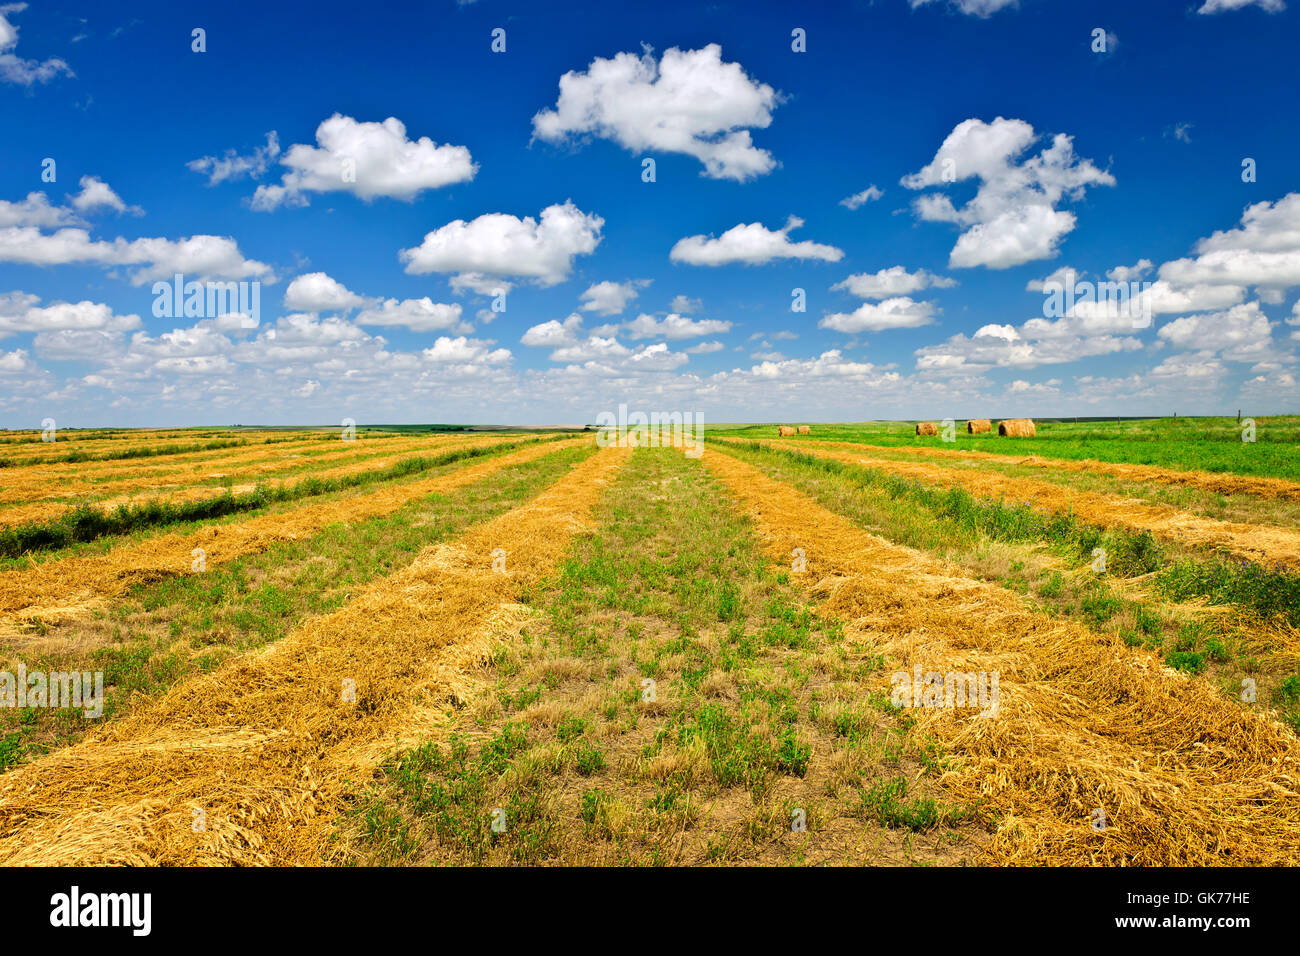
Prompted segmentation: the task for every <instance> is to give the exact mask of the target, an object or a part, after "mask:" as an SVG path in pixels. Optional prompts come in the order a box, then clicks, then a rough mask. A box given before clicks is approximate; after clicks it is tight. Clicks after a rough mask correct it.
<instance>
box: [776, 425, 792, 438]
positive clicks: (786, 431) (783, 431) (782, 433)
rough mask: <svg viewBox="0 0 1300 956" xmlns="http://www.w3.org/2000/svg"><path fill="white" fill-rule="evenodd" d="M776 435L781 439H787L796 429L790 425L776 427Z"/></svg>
mask: <svg viewBox="0 0 1300 956" xmlns="http://www.w3.org/2000/svg"><path fill="white" fill-rule="evenodd" d="M776 434H777V436H778V437H780V438H785V437H786V436H787V435H793V434H794V428H793V427H791V426H790V425H778V426H776Z"/></svg>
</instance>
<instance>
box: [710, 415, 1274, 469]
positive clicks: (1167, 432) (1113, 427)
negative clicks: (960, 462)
mask: <svg viewBox="0 0 1300 956" xmlns="http://www.w3.org/2000/svg"><path fill="white" fill-rule="evenodd" d="M997 421H998V420H997V419H993V426H994V428H995V429H996V428H997ZM1243 421H1244V419H1243ZM1254 422H1255V441H1254V442H1246V441H1243V440H1242V429H1243V426H1242V425H1238V424H1237V419H1236V418H1134V419H1121V420H1118V421H1117V420H1115V419H1110V418H1107V419H1096V420H1092V421H1078V422H1075V421H1073V420H1070V421H1056V420H1052V419H1041V420H1036V424H1037V426H1038V434H1037V435H1036V436H1035V437H1034V438H1000V437H999V436H998V435H997V434H996V432H995V433H992V434H983V435H969V434H967V433H966V421H965V419H957V420H956V425H957V435H956V441H954V442H951V443H950V442H944V441H943V440H942V439H941V438H940V437H938V436H933V435H930V436H918V435H916V434H915V433H914V430H913V426H914V425H915V424H916V422H915V421H867V422H843V423H836V424H826V425H817V426H815V427H814V429H813V434H812V435H810V436H800V437H801V438H803V437H808V438H814V439H818V440H822V441H846V442H863V443H865V444H870V445H890V446H919V447H925V446H932V447H935V448H955V449H959V450H962V451H983V452H992V453H994V454H1000V455H1023V454H1034V455H1039V456H1041V457H1043V458H1071V459H1084V458H1091V459H1094V460H1096V461H1107V462H1128V463H1132V464H1140V465H1161V466H1163V467H1166V468H1178V469H1182V470H1186V471H1212V472H1220V473H1231V474H1240V475H1260V476H1269V477H1275V478H1291V479H1296V480H1300V416H1298V415H1277V416H1269V417H1266V418H1263V417H1262V418H1256V419H1254ZM779 424H786V425H790V424H804V423H802V422H773V423H765V424H757V425H729V424H723V425H715V426H712V427H710V428H709V429H708V434H709V435H718V436H734V437H737V438H771V437H773V436H774V435H775V434H776V427H777V425H779Z"/></svg>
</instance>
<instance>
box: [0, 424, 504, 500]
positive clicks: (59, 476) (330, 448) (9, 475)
mask: <svg viewBox="0 0 1300 956" xmlns="http://www.w3.org/2000/svg"><path fill="white" fill-rule="evenodd" d="M455 437H456V438H459V439H461V440H470V439H471V437H472V436H466V435H457V436H455ZM483 437H484V438H485V439H486V438H488V437H496V438H497V439H498V440H499V438H500V436H486V435H485V436H483ZM448 440H450V438H434V437H432V436H429V437H425V438H423V439H397V440H395V439H385V440H383V441H374V440H373V439H370V438H366V439H358V440H357V441H355V442H343V441H339V440H337V439H335V440H334V441H321V440H314V441H308V442H302V443H299V442H282V443H281V442H277V443H275V444H271V445H262V444H258V445H253V446H250V447H244V448H234V449H232V448H224V449H219V450H213V451H205V452H191V453H188V454H185V455H174V456H162V457H159V458H143V459H113V460H111V461H106V462H93V463H65V464H58V465H32V466H29V467H23V468H7V469H3V470H2V471H0V502H14V501H24V500H30V499H34V498H36V497H38V496H39V495H41V494H42V493H43V492H48V493H54V494H60V495H66V494H67V492H66V491H65V490H64V489H65V487H66V486H67V485H68V483H69V482H72V483H75V484H77V485H78V486H79V487H80V486H85V487H87V488H89V489H95V488H102V487H104V486H106V485H108V484H112V483H118V482H121V483H130V484H136V483H140V482H144V481H152V480H155V479H159V478H164V479H165V478H168V477H177V476H180V477H183V478H185V479H193V478H194V477H195V476H196V475H198V476H202V475H205V474H206V475H207V476H208V477H220V472H222V471H224V470H226V469H230V468H243V467H247V466H252V465H262V464H267V463H270V464H272V465H274V466H276V467H279V466H281V464H282V463H288V464H291V463H293V462H298V463H300V464H305V463H308V462H311V461H313V460H324V459H325V458H327V457H331V456H332V457H339V456H343V457H349V456H356V455H363V454H386V453H388V452H390V451H395V450H397V449H400V448H417V447H422V446H423V447H433V446H435V445H439V444H445V443H446V442H447V441H448ZM288 464H285V465H284V466H285V467H288ZM142 486H144V485H142Z"/></svg>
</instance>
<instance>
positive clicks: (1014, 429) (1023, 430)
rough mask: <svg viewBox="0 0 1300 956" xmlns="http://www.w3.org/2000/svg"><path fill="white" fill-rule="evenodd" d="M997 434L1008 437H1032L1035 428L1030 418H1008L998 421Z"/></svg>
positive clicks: (1035, 430) (1035, 432) (1035, 431)
mask: <svg viewBox="0 0 1300 956" xmlns="http://www.w3.org/2000/svg"><path fill="white" fill-rule="evenodd" d="M998 434H999V435H1006V436H1008V437H1010V438H1033V437H1034V435H1035V434H1037V429H1035V428H1034V420H1033V419H1032V418H1008V419H1006V420H1005V421H1001V422H998Z"/></svg>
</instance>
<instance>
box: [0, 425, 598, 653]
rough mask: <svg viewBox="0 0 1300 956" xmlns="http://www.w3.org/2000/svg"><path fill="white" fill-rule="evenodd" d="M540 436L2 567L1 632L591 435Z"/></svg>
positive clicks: (59, 616)
mask: <svg viewBox="0 0 1300 956" xmlns="http://www.w3.org/2000/svg"><path fill="white" fill-rule="evenodd" d="M590 440H591V439H590V438H577V439H570V440H567V441H558V442H542V443H539V444H535V445H529V446H527V447H525V448H522V449H520V450H518V451H514V452H509V453H506V454H503V455H498V456H495V457H492V458H487V459H480V460H476V461H472V462H470V463H469V464H465V465H462V466H461V467H458V468H457V469H456V470H455V471H451V472H448V473H446V474H442V475H438V476H435V477H431V478H421V479H417V480H415V481H402V482H398V483H387V484H385V485H383V486H382V487H380V488H378V489H376V490H374V491H368V492H365V493H362V494H353V495H347V496H345V497H342V498H337V499H334V500H331V501H319V502H315V503H311V504H305V505H301V506H299V507H295V508H292V509H290V510H288V511H282V512H277V513H273V514H263V515H258V516H257V517H254V518H249V519H247V520H244V521H237V522H233V523H229V524H213V525H208V526H206V527H203V528H200V529H199V530H197V531H191V532H184V533H179V532H178V533H172V534H165V535H158V536H156V537H149V538H145V539H143V540H141V541H138V542H131V543H124V544H121V545H119V546H118V547H115V548H112V549H111V550H109V551H108V552H107V553H104V554H93V555H75V556H68V557H62V558H58V557H54V558H50V559H47V560H46V561H43V562H40V563H37V562H36V561H35V560H34V559H33V561H32V564H31V566H30V567H19V568H15V569H13V570H9V571H0V633H4V632H5V631H11V630H13V629H14V628H15V627H16V626H18V625H20V624H22V623H23V622H31V621H34V620H40V621H42V622H45V623H54V622H57V621H61V620H64V619H68V618H72V617H76V616H77V615H79V614H82V613H85V612H86V611H87V610H89V609H90V608H91V607H94V606H96V605H98V604H99V603H100V602H102V601H103V600H104V599H106V598H111V597H114V596H116V595H119V594H123V593H125V592H126V591H127V590H128V589H130V588H131V587H132V586H134V585H136V584H142V583H149V582H151V581H157V580H162V579H164V578H168V577H174V576H176V575H180V574H191V573H194V572H193V565H194V563H195V561H196V558H195V552H196V550H198V551H201V552H202V558H203V561H204V562H205V565H212V564H220V563H222V562H224V561H231V560H233V559H235V558H238V557H241V556H242V555H245V554H254V553H257V552H260V551H265V550H266V549H267V548H269V547H271V546H272V545H274V544H277V543H278V542H281V541H297V540H300V539H302V538H306V537H310V536H311V535H314V534H316V533H318V532H319V531H320V530H321V529H322V528H325V527H327V526H328V525H331V524H335V523H339V522H342V523H345V524H356V523H358V522H361V521H366V520H369V519H371V518H378V517H383V516H385V515H389V514H392V513H393V512H394V511H396V510H398V509H399V508H401V507H402V506H403V505H405V504H406V503H407V502H409V501H414V500H416V499H418V498H423V497H425V496H427V495H432V494H437V493H444V492H447V491H451V490H452V489H455V488H459V487H461V486H462V485H466V484H470V483H471V482H475V481H479V480H480V479H482V478H485V477H487V476H488V475H491V474H493V473H495V472H497V471H500V470H501V469H502V468H506V467H509V466H511V465H516V464H520V463H523V462H528V461H532V460H534V459H536V458H540V457H542V456H544V455H549V454H551V453H552V452H554V451H557V450H559V449H561V448H568V447H572V446H573V445H577V444H582V443H583V442H588V441H590Z"/></svg>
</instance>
